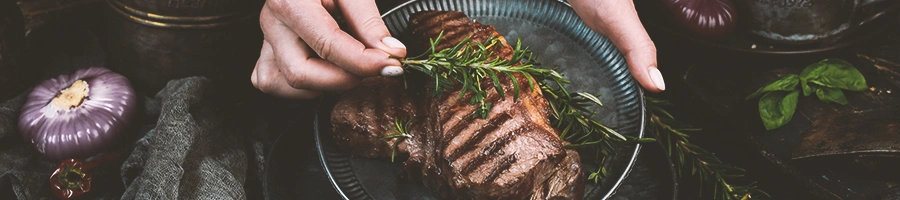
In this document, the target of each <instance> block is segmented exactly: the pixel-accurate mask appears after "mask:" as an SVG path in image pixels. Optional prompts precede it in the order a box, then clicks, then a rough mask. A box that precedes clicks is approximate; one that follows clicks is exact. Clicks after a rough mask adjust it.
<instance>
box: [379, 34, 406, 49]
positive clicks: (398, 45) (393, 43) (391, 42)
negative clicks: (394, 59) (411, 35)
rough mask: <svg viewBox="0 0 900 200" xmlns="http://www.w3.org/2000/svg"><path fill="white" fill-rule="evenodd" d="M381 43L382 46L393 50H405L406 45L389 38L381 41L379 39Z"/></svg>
mask: <svg viewBox="0 0 900 200" xmlns="http://www.w3.org/2000/svg"><path fill="white" fill-rule="evenodd" d="M381 42H382V43H384V45H387V46H388V47H391V48H395V49H405V48H406V45H403V43H402V42H400V40H397V38H394V37H390V36H388V37H384V38H383V39H381Z"/></svg>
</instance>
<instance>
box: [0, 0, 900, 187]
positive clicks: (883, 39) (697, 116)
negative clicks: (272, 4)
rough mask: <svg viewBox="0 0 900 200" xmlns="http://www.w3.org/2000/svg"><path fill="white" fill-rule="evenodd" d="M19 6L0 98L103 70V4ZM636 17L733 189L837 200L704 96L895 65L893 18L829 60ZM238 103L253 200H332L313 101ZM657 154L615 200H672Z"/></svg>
mask: <svg viewBox="0 0 900 200" xmlns="http://www.w3.org/2000/svg"><path fill="white" fill-rule="evenodd" d="M3 1H10V0H3ZM378 3H379V9H380V10H381V11H382V12H384V11H387V10H389V9H390V8H393V7H394V6H396V5H398V4H399V3H400V1H388V0H383V1H378ZM19 6H21V7H22V9H23V11H24V12H23V13H24V15H25V16H26V19H25V22H26V23H25V30H26V31H28V36H27V38H26V40H25V42H24V45H25V47H26V48H25V50H23V53H22V57H21V59H20V60H21V61H20V62H19V64H18V65H17V66H18V67H19V68H20V70H18V72H19V73H21V75H20V78H19V80H20V82H19V85H18V87H4V88H0V98H3V99H6V98H9V97H11V96H14V95H17V94H19V93H21V92H22V91H23V90H25V89H27V88H28V87H29V85H32V84H33V83H34V82H35V81H37V80H41V79H42V78H43V77H46V76H49V74H53V72H52V71H48V69H46V68H42V66H50V65H60V63H74V64H71V65H73V66H74V65H78V64H83V63H97V64H102V63H103V62H102V61H93V60H90V59H96V58H89V57H85V56H80V55H79V53H78V52H93V51H96V49H98V48H100V46H99V45H97V44H96V43H92V42H91V41H93V40H92V39H91V38H93V39H96V40H99V41H95V42H97V43H102V42H103V38H104V32H103V31H101V30H103V25H104V22H105V20H106V19H105V17H104V16H103V13H104V8H105V6H106V4H105V1H97V0H87V1H54V0H21V1H19ZM641 11H642V12H641V13H640V14H641V15H642V20H643V21H644V24H645V27H646V28H647V29H648V32H649V33H650V35H651V37H652V38H653V40H654V42H655V43H656V45H657V48H658V63H659V67H660V70H661V71H662V73H663V75H664V77H665V80H666V85H667V90H666V91H665V92H663V93H661V94H651V95H650V96H653V97H658V98H662V99H667V100H670V101H672V102H673V103H674V104H675V105H676V106H674V107H669V109H670V111H671V112H672V113H673V114H674V115H676V117H678V118H677V119H679V120H681V121H683V122H686V123H688V124H693V125H695V126H697V127H702V128H704V130H703V131H700V132H697V133H694V134H693V135H692V137H691V138H692V142H695V143H697V144H698V145H700V146H702V147H704V148H706V149H708V150H710V151H712V152H715V153H716V155H717V156H718V157H719V158H721V159H722V160H723V161H724V162H725V163H729V164H733V165H735V166H738V167H742V168H744V169H746V170H747V172H746V177H745V178H741V179H736V180H735V181H734V183H736V184H747V183H749V182H752V181H756V182H758V184H759V185H760V188H762V189H763V190H764V191H766V192H768V193H769V194H770V195H771V196H772V197H773V199H822V198H829V197H833V195H829V194H823V193H828V192H827V191H825V190H823V189H822V188H821V187H819V186H817V184H815V183H814V182H811V181H810V179H809V178H805V177H804V176H803V175H799V174H798V173H796V172H794V171H790V170H786V169H785V168H784V166H783V164H784V163H778V162H777V161H776V160H772V159H771V157H767V156H766V155H765V154H763V153H761V152H760V149H761V147H760V144H759V143H757V142H755V141H754V139H753V137H752V136H753V135H754V134H758V133H756V132H753V131H754V130H749V129H746V127H744V126H741V125H742V124H744V123H743V122H747V121H748V120H749V119H752V117H754V116H750V117H747V116H745V115H741V114H745V113H738V112H736V111H735V110H733V109H727V108H728V107H729V106H739V104H734V103H733V102H722V101H717V100H716V99H720V98H721V95H717V94H710V93H709V91H723V90H734V91H736V92H735V93H740V92H744V91H748V90H752V88H754V87H758V86H759V82H760V81H759V79H761V78H763V77H761V76H762V75H761V74H763V73H761V72H765V71H772V70H778V69H782V68H786V69H791V68H794V69H796V68H801V67H803V66H806V65H807V64H809V63H813V62H816V61H818V60H821V59H824V58H832V57H838V58H845V59H848V60H853V63H862V64H863V65H865V64H867V63H866V62H861V61H859V57H858V56H857V55H867V56H871V57H877V58H881V59H883V60H887V61H892V63H900V31H898V29H900V18H898V17H897V16H896V13H894V14H891V15H889V16H886V17H883V19H882V20H880V21H877V22H876V23H872V24H869V25H868V26H867V28H865V29H861V31H860V32H859V33H857V34H854V35H852V36H850V37H848V38H846V39H845V40H842V42H843V43H840V44H842V45H843V44H847V45H846V46H843V47H842V48H836V49H829V48H828V46H827V45H823V46H812V47H808V48H807V49H828V50H823V51H821V52H815V53H804V54H767V53H753V52H741V51H733V50H728V49H723V48H721V47H713V46H710V45H705V44H704V42H703V41H702V40H701V41H697V40H692V39H688V38H685V37H683V35H680V34H677V33H678V30H677V29H672V28H671V27H670V26H667V25H665V24H664V21H661V20H659V18H664V17H665V16H666V15H665V13H660V12H654V11H652V10H650V11H647V10H641ZM85 38H88V39H85ZM97 38H99V39H97ZM760 44H762V43H760ZM761 46H762V45H761ZM247 48H254V49H256V48H259V47H256V46H254V47H247ZM773 48H780V47H777V46H776V47H773ZM48 63H51V64H48ZM869 65H871V64H869ZM857 67H866V66H857ZM893 67H898V66H893ZM737 91H740V92H737ZM896 92H900V91H896ZM241 98H245V99H247V100H246V102H247V103H246V104H245V105H252V106H253V109H252V111H250V112H251V113H252V114H255V115H258V116H259V118H260V119H263V121H266V123H265V128H267V129H268V130H270V132H272V134H273V135H272V136H271V137H270V138H268V140H267V143H266V144H267V148H269V150H268V152H269V153H270V154H273V155H274V154H277V155H274V156H272V157H269V158H268V159H271V160H272V161H271V163H269V164H270V165H278V166H281V168H280V170H281V171H279V173H276V174H269V175H270V176H271V177H282V178H280V179H277V181H278V182H279V184H281V185H269V184H265V183H266V182H267V181H273V180H272V179H270V178H269V177H260V183H259V184H262V186H247V188H248V195H250V196H249V197H250V198H251V199H257V198H263V197H266V196H267V195H270V196H268V197H273V198H274V197H279V196H278V195H292V194H293V195H300V196H302V197H306V198H307V199H336V198H338V196H337V194H336V193H335V191H334V190H333V188H332V187H331V185H330V183H329V182H328V179H327V177H326V176H325V173H324V171H323V170H322V168H321V165H319V163H318V157H317V154H316V151H315V144H314V141H313V139H312V130H311V128H312V127H311V125H312V118H311V117H312V113H313V111H314V105H315V100H306V101H289V100H282V99H276V98H272V97H268V96H266V95H264V94H259V93H254V92H252V91H251V92H248V93H246V96H242V97H241ZM285 144H287V145H285ZM661 152H662V149H660V148H658V147H657V146H649V147H648V148H647V149H645V151H644V153H643V154H642V156H641V157H640V160H641V161H639V164H638V165H639V166H641V167H639V170H637V171H636V174H638V175H635V176H632V177H631V179H629V182H628V183H627V184H626V186H625V187H623V189H622V191H621V192H620V194H618V195H617V196H616V197H615V199H641V198H640V197H654V198H659V199H670V198H671V196H672V195H673V193H676V192H674V191H673V189H672V188H674V187H675V186H674V185H672V183H671V181H670V179H671V176H672V174H671V173H670V172H669V171H668V169H669V168H668V167H669V166H668V162H667V161H666V160H665V158H664V157H663V156H660V155H661V154H660V153H661ZM284 158H297V159H284ZM698 186H699V184H698V182H697V181H696V180H695V179H693V178H690V177H688V178H683V179H680V180H679V184H678V185H677V194H678V196H679V198H681V199H709V197H708V196H703V197H700V196H698V193H699V188H698ZM273 188H279V189H273ZM280 197H285V196H280ZM288 199H290V198H288Z"/></svg>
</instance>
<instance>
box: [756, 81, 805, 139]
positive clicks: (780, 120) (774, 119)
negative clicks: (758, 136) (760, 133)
mask: <svg viewBox="0 0 900 200" xmlns="http://www.w3.org/2000/svg"><path fill="white" fill-rule="evenodd" d="M799 96H800V91H797V90H794V91H791V92H784V91H775V92H769V93H766V94H765V95H763V96H762V98H760V99H759V117H760V118H762V121H763V125H765V127H766V130H772V129H776V128H778V127H781V126H784V125H785V124H787V123H788V122H790V121H791V118H793V117H794V111H795V110H796V109H797V98H798V97H799Z"/></svg>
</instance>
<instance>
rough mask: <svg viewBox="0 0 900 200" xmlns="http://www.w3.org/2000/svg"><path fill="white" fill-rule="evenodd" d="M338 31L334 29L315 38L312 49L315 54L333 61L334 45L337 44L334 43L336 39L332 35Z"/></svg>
mask: <svg viewBox="0 0 900 200" xmlns="http://www.w3.org/2000/svg"><path fill="white" fill-rule="evenodd" d="M338 31H340V30H334V31H332V32H331V33H326V34H323V35H322V36H320V37H318V38H316V40H315V44H314V45H313V49H314V50H315V51H316V53H317V54H319V57H321V58H322V59H325V60H329V61H333V60H334V59H335V56H336V55H335V53H334V50H335V49H334V47H335V45H337V44H335V42H336V41H337V40H335V38H334V37H335V36H336V34H339V33H337V32H338Z"/></svg>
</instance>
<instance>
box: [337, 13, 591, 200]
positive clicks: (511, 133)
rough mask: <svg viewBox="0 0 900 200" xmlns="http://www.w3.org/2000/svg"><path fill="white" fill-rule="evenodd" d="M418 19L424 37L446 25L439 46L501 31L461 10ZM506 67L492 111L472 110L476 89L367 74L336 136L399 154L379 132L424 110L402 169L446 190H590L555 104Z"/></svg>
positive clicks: (550, 195)
mask: <svg viewBox="0 0 900 200" xmlns="http://www.w3.org/2000/svg"><path fill="white" fill-rule="evenodd" d="M409 27H410V28H409V29H408V30H407V34H408V35H407V36H409V37H411V38H415V39H416V40H418V42H417V43H418V44H425V45H427V44H428V43H427V41H428V39H429V38H430V37H436V36H437V35H438V34H440V32H441V31H444V38H443V39H442V40H441V42H440V43H439V44H438V49H441V48H448V47H452V46H453V45H455V44H457V43H459V41H461V40H463V38H466V37H470V36H471V40H472V41H477V42H484V41H486V40H487V39H488V38H491V37H502V36H500V34H499V33H498V32H497V31H496V30H495V29H494V27H492V26H487V25H482V24H480V23H476V22H472V21H471V20H469V19H468V17H466V16H465V15H464V14H462V13H460V12H453V11H425V12H420V13H416V14H414V15H413V16H412V17H411V19H410V26H409ZM500 45H502V46H501V47H502V48H500V49H499V50H497V52H494V53H495V54H494V55H495V56H496V58H509V57H511V56H512V51H513V49H512V48H511V47H510V46H509V45H508V44H506V43H505V42H503V43H502V44H500ZM413 46H414V45H413ZM426 48H427V47H426ZM498 76H499V79H500V80H499V81H500V82H501V84H502V85H503V90H504V93H505V94H507V95H506V96H505V97H501V96H500V95H499V94H498V93H497V91H495V90H487V96H486V102H490V103H492V106H491V110H490V111H489V114H488V118H486V119H482V118H479V117H475V116H473V115H472V114H473V113H474V112H475V110H476V109H477V107H476V106H475V105H471V104H469V98H470V97H471V92H468V93H467V94H464V97H463V98H458V97H459V95H460V94H459V93H460V92H462V91H461V90H460V89H456V90H454V91H443V92H444V94H442V95H441V96H439V97H436V98H431V97H430V95H425V94H423V93H428V92H441V91H424V92H422V91H419V92H418V93H416V92H415V91H408V89H404V88H403V85H402V82H398V81H399V80H394V79H390V78H368V79H366V80H364V82H363V84H361V86H360V87H359V88H357V89H354V90H352V91H349V92H348V93H347V94H346V95H344V96H343V97H342V98H341V99H340V100H339V102H338V104H337V106H335V108H334V111H333V113H332V124H333V125H334V133H335V137H336V138H337V142H338V144H339V146H341V147H342V148H343V149H345V150H347V151H349V152H350V153H352V154H354V155H358V156H366V157H386V156H390V152H391V149H390V148H391V144H393V143H392V142H393V141H384V140H379V138H381V137H383V136H385V135H389V134H393V132H392V131H391V130H389V129H385V128H384V127H383V126H385V125H392V124H393V120H394V118H395V117H398V116H412V115H414V114H418V115H419V116H417V117H418V118H420V119H421V120H418V121H417V123H415V124H413V127H410V129H411V130H412V131H410V133H411V134H413V137H412V138H410V139H407V140H404V141H403V142H401V143H400V145H399V147H400V148H399V149H398V150H399V151H400V152H401V153H402V154H407V155H409V159H408V160H406V161H405V162H404V164H405V168H404V171H403V172H402V173H401V175H402V176H404V177H406V178H407V179H409V180H413V181H422V182H423V183H424V184H425V185H426V186H427V187H428V188H430V189H432V190H433V191H435V192H436V193H437V194H438V195H439V196H441V197H442V198H445V199H580V198H582V197H583V195H584V194H583V193H584V180H583V175H582V171H581V162H580V160H579V155H578V153H577V152H576V151H573V150H566V149H564V148H563V146H564V141H562V140H561V139H560V138H559V136H558V133H557V131H556V130H555V129H553V127H552V126H551V125H550V121H549V119H548V117H549V115H550V108H549V105H548V104H547V101H546V100H545V99H544V97H543V94H541V91H540V90H538V89H535V90H529V89H528V88H529V85H528V83H529V81H528V80H527V79H526V78H525V77H524V76H523V75H522V74H518V73H513V77H509V76H506V75H505V74H498ZM513 78H514V79H516V80H517V81H516V82H517V83H518V84H519V86H518V88H521V89H522V90H521V91H520V94H519V98H518V99H517V100H514V98H513V96H512V94H514V92H513V90H514V86H513V81H512V79H513ZM484 81H485V82H484V83H482V84H483V85H491V84H492V83H491V81H492V80H484ZM375 84H377V85H375ZM411 85H416V84H411ZM419 85H421V84H419ZM534 88H539V87H538V86H537V85H534Z"/></svg>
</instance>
